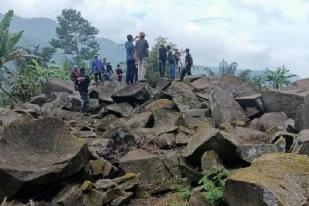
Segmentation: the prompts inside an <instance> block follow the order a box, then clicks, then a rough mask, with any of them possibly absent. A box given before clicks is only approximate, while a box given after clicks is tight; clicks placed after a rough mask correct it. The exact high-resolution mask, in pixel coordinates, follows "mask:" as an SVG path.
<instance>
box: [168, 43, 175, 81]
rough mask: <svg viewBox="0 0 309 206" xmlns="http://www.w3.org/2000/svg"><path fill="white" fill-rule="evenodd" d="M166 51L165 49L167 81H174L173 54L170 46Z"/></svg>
mask: <svg viewBox="0 0 309 206" xmlns="http://www.w3.org/2000/svg"><path fill="white" fill-rule="evenodd" d="M166 49H167V62H168V66H169V79H171V80H175V78H176V59H175V54H173V52H172V49H171V47H170V46H167V47H166Z"/></svg>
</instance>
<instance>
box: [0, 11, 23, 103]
mask: <svg viewBox="0 0 309 206" xmlns="http://www.w3.org/2000/svg"><path fill="white" fill-rule="evenodd" d="M13 16H14V12H13V10H9V11H8V12H7V13H6V14H5V15H4V17H3V19H2V20H1V22H0V72H1V73H0V89H1V90H2V91H3V92H4V93H6V94H7V95H9V96H10V97H11V98H12V99H14V100H16V99H15V98H14V97H12V96H11V95H10V94H9V92H7V91H6V90H5V89H4V87H3V82H4V80H5V78H4V77H3V75H4V73H5V72H8V69H7V68H6V66H5V63H7V62H9V61H11V60H15V59H18V58H21V57H24V56H25V55H26V52H25V51H24V50H22V49H16V45H17V43H18V42H19V40H20V39H21V37H22V34H23V31H20V32H17V33H11V32H10V31H9V28H10V25H11V21H12V18H13Z"/></svg>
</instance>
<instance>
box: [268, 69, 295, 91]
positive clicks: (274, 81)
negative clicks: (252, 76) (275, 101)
mask: <svg viewBox="0 0 309 206" xmlns="http://www.w3.org/2000/svg"><path fill="white" fill-rule="evenodd" d="M289 72H290V70H288V69H286V68H285V66H282V67H277V69H276V70H275V71H272V70H269V69H268V68H266V72H265V73H264V76H265V80H266V82H268V83H269V84H270V85H271V86H272V87H273V88H276V89H281V88H282V87H283V86H289V85H292V82H291V81H290V80H289V79H290V78H291V77H295V76H296V75H294V74H289Z"/></svg>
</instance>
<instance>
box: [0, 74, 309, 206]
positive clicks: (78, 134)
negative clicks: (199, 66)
mask: <svg viewBox="0 0 309 206" xmlns="http://www.w3.org/2000/svg"><path fill="white" fill-rule="evenodd" d="M307 85H309V80H302V81H300V82H296V83H295V85H294V86H292V87H289V88H285V89H284V90H267V91H262V92H260V91H256V90H255V89H254V88H253V87H252V86H250V85H248V84H247V83H243V82H241V81H240V80H239V79H238V78H237V77H235V76H229V75H228V76H224V77H222V78H212V77H207V76H194V77H190V78H187V79H186V80H185V82H178V81H174V82H171V81H169V80H166V79H161V80H159V81H158V82H157V84H156V86H150V85H149V84H147V83H140V84H135V85H130V86H125V85H123V84H121V83H118V82H111V83H105V84H103V85H99V86H92V87H91V88H90V98H91V99H90V101H89V104H88V108H87V113H80V112H79V110H80V105H81V104H80V100H79V96H78V94H77V93H76V92H75V91H74V90H73V87H72V85H71V84H70V83H69V82H65V81H62V80H58V79H51V80H50V81H48V82H47V84H46V92H45V94H42V95H41V96H38V97H34V98H33V99H32V100H31V101H29V102H27V103H24V104H16V105H14V106H12V107H11V108H2V109H1V110H0V122H1V124H0V200H3V199H4V198H8V201H11V200H15V201H14V203H12V205H28V204H30V205H52V206H57V205H59V206H60V205H61V206H71V205H74V206H78V205H80V206H102V205H113V206H117V205H136V206H138V205H157V206H165V205H166V206H170V205H175V204H176V205H178V203H179V205H190V206H200V205H214V204H217V203H214V202H211V201H210V200H209V199H207V197H205V195H204V193H205V191H204V190H205V188H203V187H201V186H200V185H201V181H200V180H201V178H202V177H203V175H205V174H206V173H207V174H216V173H218V172H219V171H220V170H222V169H223V168H225V169H227V170H229V171H230V173H231V175H230V176H229V177H228V179H227V181H226V185H225V190H224V191H222V192H224V198H223V200H222V201H221V202H220V203H218V204H220V205H230V206H248V205H250V206H255V205H256V206H260V205H267V206H272V205H282V206H305V205H308V204H309V198H308V197H309V157H308V154H309V147H308V145H309V132H308V131H309V130H307V129H309V123H308V122H309V116H308V115H309V113H308V112H306V111H307V110H308V108H309V106H308V105H307V104H308V100H307V99H308V98H309V86H307ZM307 119H308V120H307ZM179 184H181V185H189V186H190V187H191V188H192V191H190V194H189V195H188V197H186V198H183V197H181V196H180V195H179V193H177V192H176V190H175V185H179ZM29 200H31V201H30V203H28V202H29Z"/></svg>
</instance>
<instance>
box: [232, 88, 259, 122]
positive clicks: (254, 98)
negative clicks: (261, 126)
mask: <svg viewBox="0 0 309 206" xmlns="http://www.w3.org/2000/svg"><path fill="white" fill-rule="evenodd" d="M235 100H236V101H237V102H238V104H239V105H240V106H241V107H242V108H243V109H244V110H245V111H246V114H247V115H248V116H249V117H251V118H254V117H256V116H258V115H261V114H262V113H263V112H264V105H263V101H262V95H261V94H253V95H250V96H242V97H238V98H236V99H235Z"/></svg>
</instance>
